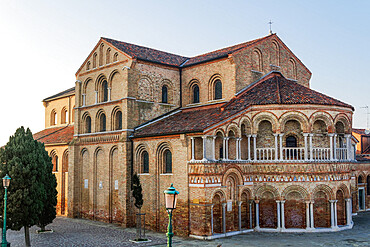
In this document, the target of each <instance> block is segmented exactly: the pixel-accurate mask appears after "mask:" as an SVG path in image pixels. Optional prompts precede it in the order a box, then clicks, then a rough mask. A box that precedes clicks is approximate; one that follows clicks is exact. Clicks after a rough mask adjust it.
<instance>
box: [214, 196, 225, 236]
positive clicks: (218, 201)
mask: <svg viewBox="0 0 370 247" xmlns="http://www.w3.org/2000/svg"><path fill="white" fill-rule="evenodd" d="M223 201H224V199H223V196H222V194H221V193H216V194H215V195H214V196H213V199H212V204H213V232H214V233H222V232H223V230H222V226H223V222H222V203H223Z"/></svg>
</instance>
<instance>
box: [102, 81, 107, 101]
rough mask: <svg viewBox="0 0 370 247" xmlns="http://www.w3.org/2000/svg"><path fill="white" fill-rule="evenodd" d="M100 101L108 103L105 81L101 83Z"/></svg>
mask: <svg viewBox="0 0 370 247" xmlns="http://www.w3.org/2000/svg"><path fill="white" fill-rule="evenodd" d="M102 94H103V95H102V96H103V98H102V101H103V102H107V101H108V82H107V81H106V80H104V81H103V83H102Z"/></svg>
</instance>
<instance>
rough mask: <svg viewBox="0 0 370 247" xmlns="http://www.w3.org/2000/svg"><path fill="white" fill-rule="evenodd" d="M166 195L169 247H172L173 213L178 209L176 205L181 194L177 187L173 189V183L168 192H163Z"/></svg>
mask: <svg viewBox="0 0 370 247" xmlns="http://www.w3.org/2000/svg"><path fill="white" fill-rule="evenodd" d="M163 193H164V199H165V205H166V210H167V213H168V228H167V234H166V235H167V246H168V247H172V237H173V232H172V211H173V210H174V209H176V203H177V195H178V194H179V193H180V192H178V191H177V190H176V189H175V187H173V184H172V183H171V186H170V187H168V189H167V190H165V191H163Z"/></svg>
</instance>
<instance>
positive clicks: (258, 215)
mask: <svg viewBox="0 0 370 247" xmlns="http://www.w3.org/2000/svg"><path fill="white" fill-rule="evenodd" d="M254 202H255V203H256V228H257V229H259V228H260V209H259V201H258V200H256V201H254Z"/></svg>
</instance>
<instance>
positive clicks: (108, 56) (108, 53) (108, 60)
mask: <svg viewBox="0 0 370 247" xmlns="http://www.w3.org/2000/svg"><path fill="white" fill-rule="evenodd" d="M105 62H106V64H109V63H110V48H108V49H107V53H106V54H105Z"/></svg>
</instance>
